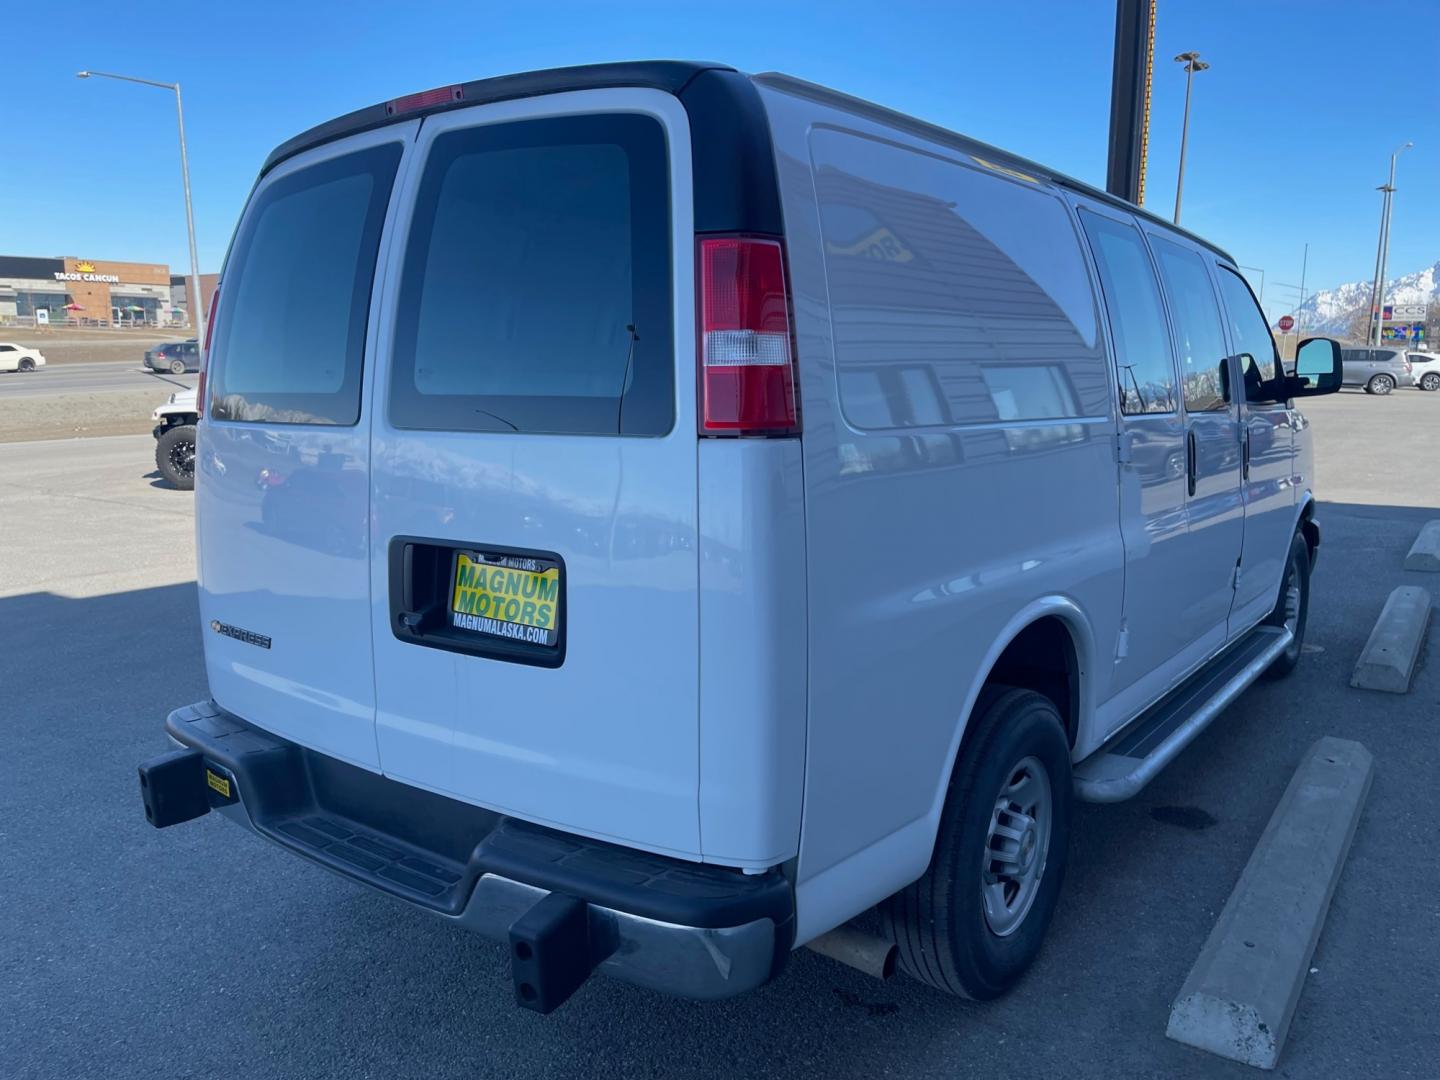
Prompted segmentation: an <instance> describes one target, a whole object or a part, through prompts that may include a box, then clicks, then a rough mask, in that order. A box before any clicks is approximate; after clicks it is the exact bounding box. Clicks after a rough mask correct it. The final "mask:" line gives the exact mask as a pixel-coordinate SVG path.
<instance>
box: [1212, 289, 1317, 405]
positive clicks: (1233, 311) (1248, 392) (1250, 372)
mask: <svg viewBox="0 0 1440 1080" xmlns="http://www.w3.org/2000/svg"><path fill="white" fill-rule="evenodd" d="M1220 292H1221V295H1223V296H1224V297H1225V310H1226V312H1227V313H1228V315H1229V318H1230V335H1231V337H1232V338H1233V339H1234V341H1235V351H1236V352H1237V353H1239V354H1240V377H1241V379H1242V380H1243V382H1244V383H1245V400H1246V401H1255V402H1260V401H1273V400H1275V397H1274V391H1273V390H1272V389H1271V388H1270V387H1267V386H1266V385H1265V384H1266V383H1268V382H1269V381H1270V380H1271V379H1273V378H1275V365H1276V361H1277V359H1278V356H1277V354H1276V352H1275V339H1274V338H1273V337H1271V336H1270V327H1269V325H1268V324H1267V323H1266V322H1265V316H1264V315H1263V314H1262V313H1261V311H1260V305H1259V304H1257V303H1256V302H1255V296H1254V294H1253V293H1251V292H1250V286H1249V285H1247V284H1246V283H1245V279H1244V278H1242V277H1241V276H1240V275H1239V274H1237V273H1235V272H1234V271H1233V270H1231V269H1229V268H1228V267H1223V266H1222V267H1221V268H1220ZM1341 362H1342V363H1343V362H1344V359H1343V357H1342V359H1341Z"/></svg>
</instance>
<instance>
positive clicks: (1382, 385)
mask: <svg viewBox="0 0 1440 1080" xmlns="http://www.w3.org/2000/svg"><path fill="white" fill-rule="evenodd" d="M1394 389H1395V380H1394V379H1393V378H1392V377H1391V376H1389V375H1372V376H1371V377H1370V381H1369V382H1368V383H1366V384H1365V392H1366V393H1367V394H1379V395H1380V396H1381V397H1384V396H1385V395H1386V394H1388V393H1390V391H1391V390H1394Z"/></svg>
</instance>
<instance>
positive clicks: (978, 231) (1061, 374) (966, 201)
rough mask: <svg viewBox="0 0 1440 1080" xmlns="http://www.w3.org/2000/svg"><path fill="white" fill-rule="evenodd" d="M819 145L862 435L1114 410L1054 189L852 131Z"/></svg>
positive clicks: (819, 183)
mask: <svg viewBox="0 0 1440 1080" xmlns="http://www.w3.org/2000/svg"><path fill="white" fill-rule="evenodd" d="M810 139H811V144H810V146H811V155H812V159H813V161H814V162H815V190H816V195H817V197H818V198H819V201H820V228H821V232H822V238H823V244H824V247H823V254H824V259H825V275H826V284H827V286H828V290H829V300H830V313H831V325H832V326H833V332H834V349H835V360H836V378H837V380H838V383H839V395H840V404H841V408H842V410H843V412H844V416H845V420H846V422H847V423H848V424H849V425H850V426H851V427H854V428H859V429H863V430H867V431H874V430H887V429H899V428H913V427H926V426H937V425H939V426H946V425H959V424H969V423H994V422H996V421H1013V422H1014V423H1016V424H1021V423H1025V422H1027V421H1034V420H1049V419H1054V418H1057V417H1081V416H1096V415H1102V414H1106V413H1109V412H1110V411H1111V406H1110V388H1109V387H1110V380H1109V373H1108V372H1107V371H1106V363H1105V356H1104V352H1103V350H1102V347H1101V345H1100V343H1099V333H1098V328H1097V325H1096V312H1095V296H1094V290H1093V288H1092V287H1091V284H1090V278H1089V274H1088V273H1087V270H1086V267H1085V261H1084V254H1083V252H1082V250H1081V247H1080V240H1079V237H1078V236H1077V235H1076V232H1075V226H1074V224H1073V222H1072V221H1071V218H1070V216H1069V214H1068V213H1067V212H1066V209H1065V206H1064V204H1063V203H1062V202H1061V201H1060V200H1059V199H1057V198H1056V197H1055V195H1054V194H1052V193H1050V192H1048V191H1046V190H1044V189H1043V188H1042V187H1040V186H1039V185H1038V184H1036V183H1034V182H1033V181H1025V180H1019V181H1017V180H1016V179H1015V178H1014V176H1013V175H1011V174H1007V173H1001V172H995V171H991V170H987V169H981V168H974V167H970V166H967V165H962V164H959V163H957V162H955V161H951V160H947V159H945V158H942V157H937V156H933V155H929V154H924V153H917V152H914V151H911V150H906V149H903V148H900V147H896V146H892V145H890V144H888V143H883V142H877V141H875V140H871V139H866V138H863V137H858V136H855V135H850V134H845V133H841V132H836V131H831V130H825V129H816V130H815V131H814V132H812V134H811V136H810ZM1062 426H1064V425H1062ZM1052 430H1057V429H1052ZM1007 437H1008V436H1007ZM915 445H919V444H915Z"/></svg>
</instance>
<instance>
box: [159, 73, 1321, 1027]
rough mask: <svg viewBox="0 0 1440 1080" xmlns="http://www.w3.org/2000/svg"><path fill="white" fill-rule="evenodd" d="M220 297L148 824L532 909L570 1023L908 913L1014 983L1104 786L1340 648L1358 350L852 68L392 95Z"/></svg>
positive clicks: (327, 142) (496, 84) (521, 954)
mask: <svg viewBox="0 0 1440 1080" xmlns="http://www.w3.org/2000/svg"><path fill="white" fill-rule="evenodd" d="M219 297H220V298H219V301H218V304H217V305H216V310H215V314H214V318H213V320H212V322H211V324H210V325H211V331H212V334H213V340H212V342H211V344H210V348H209V350H208V360H207V370H206V373H205V375H204V376H203V379H204V382H203V383H202V389H201V391H200V401H201V413H202V416H201V420H200V423H199V427H198V449H197V457H196V464H195V474H196V484H195V488H196V495H197V518H198V536H199V560H198V561H199V585H200V605H201V614H202V621H203V625H204V633H205V658H206V669H207V673H208V675H209V681H210V688H211V694H212V699H211V700H207V701H203V702H199V703H197V704H193V705H188V706H186V707H184V708H181V709H178V710H177V711H175V712H174V713H172V714H171V715H170V717H169V719H168V721H167V725H166V727H167V730H168V732H169V734H170V736H171V737H172V739H173V740H174V741H175V742H176V743H178V744H179V745H180V747H181V748H182V749H179V750H176V751H173V752H172V753H170V754H167V755H165V756H163V757H161V758H157V759H156V760H154V761H151V762H149V763H147V764H146V765H144V766H143V767H142V768H141V787H142V792H143V794H144V797H145V802H146V810H147V814H148V815H149V816H150V819H151V820H152V822H153V823H154V824H155V825H157V826H164V825H169V824H173V823H175V822H177V821H182V820H186V819H188V818H191V817H195V816H198V815H200V814H202V813H205V812H207V811H208V810H209V809H218V810H220V811H222V812H224V813H225V814H227V815H229V816H230V817H232V818H233V819H235V820H236V821H238V822H240V823H242V824H244V825H246V826H247V827H249V828H251V829H253V830H255V831H256V832H258V833H260V834H262V835H263V836H265V837H267V838H269V839H270V840H273V841H274V842H276V843H277V844H279V845H280V846H282V847H284V848H287V849H288V850H290V851H291V852H294V853H295V854H298V855H301V856H303V857H305V858H307V859H310V860H312V861H314V862H317V863H319V864H321V865H323V866H326V867H328V868H330V869H331V870H334V871H336V872H338V873H340V874H343V875H345V876H346V877H348V878H350V879H352V880H354V881H358V882H361V883H364V884H366V885H369V886H372V887H373V888H375V889H378V890H380V891H382V892H386V893H389V894H391V895H392V896H395V897H398V898H400V899H403V900H405V901H407V902H409V903H411V904H414V905H416V906H418V907H421V908H424V909H426V910H429V911H432V912H434V913H435V914H436V915H438V916H440V917H442V918H445V919H449V920H451V921H452V922H454V923H456V924H459V925H462V926H465V927H469V928H472V929H474V930H476V931H478V932H480V933H483V934H486V935H489V936H491V937H494V938H497V939H499V940H501V941H504V942H506V943H507V944H508V946H509V949H510V955H511V963H512V966H513V974H514V983H515V992H516V996H517V999H518V1000H519V1001H520V1003H521V1004H523V1005H525V1006H527V1007H530V1008H534V1009H538V1010H541V1011H548V1010H549V1009H552V1008H554V1007H555V1006H556V1005H558V1004H559V1003H561V1002H563V1001H564V1000H565V999H566V997H568V996H569V995H570V993H572V992H573V991H574V990H575V988H576V987H578V986H579V985H580V984H581V983H582V982H583V981H584V980H585V979H586V978H587V977H588V976H589V975H590V974H591V973H592V972H595V971H599V972H602V973H605V974H610V975H614V976H618V977H621V978H625V979H629V980H631V981H634V982H637V983H640V984H643V985H647V986H651V987H656V988H659V989H663V990H666V991H670V992H674V993H679V994H685V995H691V996H694V997H697V998H718V997H724V996H728V995H733V994H738V993H741V992H743V991H746V990H749V989H751V988H753V987H755V986H758V985H760V984H762V983H764V982H765V981H766V980H768V979H770V978H771V977H773V976H774V975H775V973H776V972H777V971H778V970H779V969H780V967H781V966H782V965H783V964H784V962H785V958H786V956H787V955H788V954H789V952H790V951H791V950H792V949H793V948H795V947H798V946H801V945H806V944H808V943H815V942H816V941H817V940H832V935H830V934H829V932H831V931H833V930H835V928H837V927H842V926H843V925H844V924H846V923H847V922H848V921H850V920H852V919H853V918H854V917H855V916H857V915H860V914H862V913H864V912H866V911H868V910H869V909H871V908H872V907H874V906H875V905H880V909H881V915H882V918H881V920H880V924H881V925H882V926H883V927H884V931H885V933H886V934H887V935H888V936H889V938H890V939H891V940H892V941H893V943H894V946H897V947H898V953H899V962H900V965H901V967H902V968H903V969H904V970H905V971H907V972H908V973H909V974H910V975H912V976H914V977H916V978H919V979H921V980H923V981H925V982H927V983H929V984H931V985H933V986H935V987H938V988H940V989H943V990H947V991H952V992H956V993H961V994H966V995H969V996H971V997H976V998H989V997H993V996H995V995H997V994H1000V993H1001V992H1003V991H1004V990H1006V989H1007V988H1008V987H1010V986H1011V985H1012V984H1013V983H1014V982H1015V981H1016V980H1017V979H1018V978H1019V977H1020V975H1021V974H1022V973H1023V971H1024V970H1025V968H1026V967H1027V966H1028V965H1029V963H1030V962H1031V960H1032V959H1033V957H1034V956H1035V954H1036V952H1037V950H1038V949H1039V947H1040V942H1041V938H1042V937H1043V935H1044V932H1045V929H1046V925H1047V923H1048V922H1049V919H1050V916H1051V913H1052V911H1053V910H1054V907H1055V902H1056V895H1057V892H1058V890H1059V889H1060V885H1061V879H1062V877H1063V876H1064V870H1065V862H1066V846H1067V839H1068V832H1069V826H1070V816H1071V799H1072V792H1073V793H1074V794H1075V795H1078V796H1079V797H1080V798H1084V799H1091V800H1099V801H1106V800H1116V799H1123V798H1126V797H1128V796H1130V795H1132V794H1134V793H1135V792H1136V791H1138V790H1139V789H1140V788H1141V787H1142V786H1143V785H1144V784H1145V783H1146V782H1147V781H1148V780H1149V779H1150V778H1151V777H1152V776H1154V775H1155V773H1156V772H1157V771H1158V770H1159V769H1160V768H1162V767H1163V766H1164V765H1165V764H1166V763H1167V762H1169V761H1170V760H1171V759H1172V758H1174V756H1175V755H1176V754H1177V753H1179V751H1180V750H1181V749H1182V748H1183V747H1184V746H1185V745H1186V744H1188V743H1189V742H1190V741H1191V740H1192V739H1193V738H1194V737H1195V735H1196V734H1197V733H1198V732H1199V731H1200V730H1201V729H1203V728H1204V727H1205V726H1206V725H1207V724H1208V723H1209V722H1210V721H1211V720H1213V719H1214V717H1215V716H1216V714H1217V713H1218V712H1219V711H1220V709H1221V708H1223V706H1224V705H1225V704H1226V703H1228V702H1229V701H1231V700H1232V699H1233V698H1234V697H1235V696H1236V695H1237V694H1239V693H1240V692H1241V691H1242V690H1243V689H1244V688H1245V687H1246V686H1247V685H1249V684H1250V683H1251V682H1252V681H1253V680H1254V679H1255V678H1256V677H1258V676H1259V675H1261V674H1262V673H1264V672H1266V671H1268V672H1270V673H1272V674H1286V673H1288V672H1289V671H1290V669H1291V668H1292V667H1293V666H1294V665H1295V663H1296V661H1297V660H1298V658H1299V655H1300V644H1301V638H1302V636H1303V634H1304V631H1305V616H1306V606H1307V598H1308V590H1309V574H1310V568H1311V566H1312V565H1313V563H1314V560H1315V555H1316V550H1317V546H1318V544H1319V539H1320V533H1319V529H1318V527H1317V525H1316V523H1315V521H1314V515H1313V511H1314V502H1313V498H1312V495H1311V488H1312V485H1313V478H1312V464H1311V461H1312V458H1311V448H1310V440H1309V432H1308V431H1307V426H1306V423H1305V420H1304V418H1303V417H1302V416H1301V415H1300V414H1299V413H1298V412H1296V411H1295V409H1294V408H1293V399H1295V398H1298V397H1301V396H1304V395H1308V394H1317V393H1325V392H1329V391H1331V390H1333V389H1334V388H1335V387H1336V386H1337V385H1338V384H1339V380H1340V361H1339V351H1338V347H1337V346H1336V345H1335V344H1334V343H1333V342H1329V341H1325V340H1320V339H1316V340H1314V341H1311V342H1307V343H1305V344H1304V345H1303V346H1302V348H1301V351H1300V360H1299V363H1298V367H1297V371H1296V374H1294V375H1287V374H1286V373H1285V372H1284V370H1283V369H1281V368H1280V367H1279V365H1278V364H1277V361H1276V353H1275V349H1274V345H1273V342H1272V340H1271V337H1270V333H1269V330H1268V329H1267V326H1266V320H1265V318H1264V317H1263V315H1262V314H1261V311H1260V308H1259V307H1258V306H1257V305H1256V303H1255V300H1254V298H1253V297H1252V295H1251V293H1250V290H1249V288H1248V287H1247V285H1246V284H1245V281H1244V279H1243V278H1241V277H1240V275H1239V274H1238V272H1237V270H1236V266H1235V263H1234V261H1233V260H1232V259H1231V258H1230V257H1229V256H1228V255H1226V254H1225V253H1224V252H1222V251H1219V250H1217V249H1216V248H1215V247H1213V246H1212V245H1209V244H1207V243H1205V242H1204V241H1202V240H1200V239H1198V238H1196V237H1194V236H1191V235H1189V234H1187V233H1184V232H1182V231H1180V230H1178V229H1175V228H1173V227H1171V226H1170V225H1169V224H1166V223H1164V222H1161V221H1158V220H1156V219H1155V218H1152V217H1150V216H1148V215H1146V214H1144V213H1141V212H1139V211H1137V210H1136V208H1135V207H1133V206H1130V205H1128V204H1125V203H1123V202H1121V201H1119V200H1116V199H1114V198H1112V197H1110V196H1107V195H1105V194H1102V193H1101V192H1099V191H1096V190H1094V189H1092V188H1090V187H1087V186H1085V185H1083V184H1080V183H1077V182H1075V181H1073V180H1069V179H1067V178H1065V177H1063V176H1060V175H1057V174H1055V173H1054V172H1052V171H1050V170H1048V169H1045V168H1043V167H1042V166H1039V165H1036V164H1033V163H1031V162H1028V161H1024V160H1021V159H1018V158H1016V157H1014V156H1012V155H1009V154H1006V153H1004V152H1002V151H1000V150H996V149H993V148H991V147H988V146H983V145H981V144H978V143H975V142H972V141H970V140H968V139H965V138H963V137H961V136H958V135H955V134H953V133H951V132H949V131H945V130H941V129H939V128H936V127H933V126H931V125H928V124H926V123H923V122H921V121H918V120H914V119H911V118H909V117H905V116H901V115H898V114H896V113H893V112H890V111H887V110H885V109H882V108H879V107H877V106H875V105H871V104H868V103H865V102H862V101H857V100H855V99H853V98H849V97H846V96H844V95H842V94H838V93H835V92H833V91H830V90H826V89H823V88H821V87H818V86H813V85H810V84H807V83H804V82H800V81H798V80H796V79H793V78H788V77H785V76H781V75H760V76H750V75H745V74H741V73H739V72H736V71H734V70H732V69H730V68H726V67H722V66H716V65H710V64H692V63H670V62H656V63H635V64H613V65H602V66H596V67H585V68H574V69H567V70H555V71H542V72H535V73H531V74H524V75H516V76H509V77H504V78H497V79H487V80H483V81H480V82H474V83H466V84H463V85H458V86H450V87H445V88H443V89H440V90H433V91H427V92H425V93H422V94H417V95H414V96H413V97H408V98H401V99H399V100H396V101H391V102H388V103H386V104H384V105H377V106H375V107H373V108H369V109H363V110H361V111H359V112H356V113H352V114H350V115H348V116H345V117H342V118H340V119H338V120H334V121H332V122H330V123H327V124H324V125H321V126H320V127H318V128H316V129H314V130H312V131H310V132H307V133H306V134H304V135H301V136H299V137H298V138H295V139H293V140H291V141H290V142H288V143H285V144H284V145H283V146H281V147H280V148H279V149H278V150H276V151H275V153H273V154H272V155H271V157H270V159H269V160H268V161H267V162H266V163H265V165H264V168H263V170H262V171H261V175H260V179H259V181H258V183H257V184H256V186H255V190H254V193H253V195H252V196H251V198H250V200H249V204H248V206H247V207H246V209H245V212H244V215H243V217H242V219H241V221H240V224H239V227H238V229H237V231H236V234H235V238H234V241H233V244H232V247H231V250H230V253H229V256H228V258H227V260H226V263H225V267H224V273H223V278H222V285H221V288H220V292H219ZM868 940H872V941H873V939H868ZM830 951H831V952H832V953H833V952H841V953H842V954H843V953H844V949H843V948H840V947H833V945H832V948H831V949H830ZM861 951H863V950H861ZM856 962H857V963H860V962H862V961H861V960H860V959H858V958H857V959H856ZM882 966H883V965H882Z"/></svg>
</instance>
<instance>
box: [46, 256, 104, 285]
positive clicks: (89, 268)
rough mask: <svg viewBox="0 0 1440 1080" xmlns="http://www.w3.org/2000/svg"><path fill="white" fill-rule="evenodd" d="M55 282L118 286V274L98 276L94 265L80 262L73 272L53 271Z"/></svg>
mask: <svg viewBox="0 0 1440 1080" xmlns="http://www.w3.org/2000/svg"><path fill="white" fill-rule="evenodd" d="M55 280H56V281H93V282H97V283H99V284H101V285H118V284H120V275H119V274H98V273H96V272H95V264H94V263H92V262H85V261H84V260H81V261H80V262H77V263H76V264H75V269H74V270H57V271H55Z"/></svg>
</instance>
